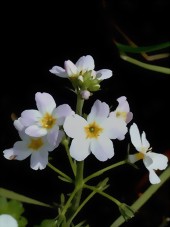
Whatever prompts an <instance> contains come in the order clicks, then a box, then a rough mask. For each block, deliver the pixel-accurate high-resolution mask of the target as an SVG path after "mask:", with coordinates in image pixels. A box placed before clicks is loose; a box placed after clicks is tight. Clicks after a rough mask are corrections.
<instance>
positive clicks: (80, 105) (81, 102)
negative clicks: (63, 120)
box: [76, 94, 84, 116]
mask: <svg viewBox="0 0 170 227" xmlns="http://www.w3.org/2000/svg"><path fill="white" fill-rule="evenodd" d="M83 105H84V99H82V98H81V97H80V95H79V94H77V104H76V114H78V115H80V116H82V110H83Z"/></svg>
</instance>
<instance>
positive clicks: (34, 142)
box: [28, 138, 43, 151]
mask: <svg viewBox="0 0 170 227" xmlns="http://www.w3.org/2000/svg"><path fill="white" fill-rule="evenodd" d="M42 146H43V141H42V139H41V138H37V139H33V138H32V139H31V142H30V144H29V146H28V148H30V149H32V150H35V151H36V150H38V149H39V148H40V147H42Z"/></svg>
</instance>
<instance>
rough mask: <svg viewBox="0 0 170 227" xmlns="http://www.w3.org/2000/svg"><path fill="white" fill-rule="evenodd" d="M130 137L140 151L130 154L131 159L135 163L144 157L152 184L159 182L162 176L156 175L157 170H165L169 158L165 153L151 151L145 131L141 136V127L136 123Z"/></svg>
mask: <svg viewBox="0 0 170 227" xmlns="http://www.w3.org/2000/svg"><path fill="white" fill-rule="evenodd" d="M130 137H131V141H132V144H133V145H134V147H135V148H136V150H137V151H139V153H137V154H133V155H129V161H130V162H131V163H134V162H136V161H138V160H140V159H143V163H144V165H145V167H146V168H147V169H148V171H149V180H150V182H151V184H158V183H159V182H160V178H159V177H158V176H157V175H156V173H155V170H158V169H159V170H164V169H165V168H166V167H167V165H168V158H167V157H166V156H165V155H163V154H157V153H154V152H152V151H151V148H150V144H149V142H148V140H147V139H146V134H145V132H142V136H141V137H140V133H139V129H138V127H137V125H136V124H135V123H133V125H132V126H131V127H130Z"/></svg>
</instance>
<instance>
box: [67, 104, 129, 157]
mask: <svg viewBox="0 0 170 227" xmlns="http://www.w3.org/2000/svg"><path fill="white" fill-rule="evenodd" d="M63 127H64V130H65V132H66V134H67V135H68V136H69V137H71V138H73V140H72V142H71V146H70V155H71V156H72V157H73V158H74V159H76V160H77V161H82V160H84V159H85V158H86V157H87V156H88V155H89V154H90V153H92V154H94V156H95V157H96V158H97V159H98V160H100V161H106V160H107V159H110V158H112V157H113V156H114V147H113V143H112V141H111V139H116V138H117V137H119V136H120V134H123V135H125V134H126V132H127V127H126V123H125V122H124V121H123V120H121V119H118V118H113V117H109V106H108V105H107V104H106V103H105V102H101V101H100V100H96V101H95V103H94V104H93V106H92V109H91V112H90V114H89V115H88V116H87V120H85V119H84V118H83V117H81V116H79V115H77V114H74V115H70V116H68V117H67V118H66V120H65V122H64V125H63ZM122 137H123V136H122Z"/></svg>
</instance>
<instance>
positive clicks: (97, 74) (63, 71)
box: [49, 55, 112, 80]
mask: <svg viewBox="0 0 170 227" xmlns="http://www.w3.org/2000/svg"><path fill="white" fill-rule="evenodd" d="M94 67H95V65H94V59H93V57H92V56H90V55H86V56H82V57H81V58H79V60H78V61H77V62H76V64H74V63H73V62H72V61H70V60H67V61H65V62H64V68H62V67H60V66H54V67H52V69H50V70H49V71H50V72H51V73H53V74H55V75H56V76H59V77H63V78H71V77H72V78H74V77H80V78H81V80H82V76H83V74H84V73H86V72H88V71H91V72H92V73H91V75H92V77H93V78H97V79H99V80H104V79H108V78H110V77H111V76H112V71H111V70H109V69H101V70H99V71H95V70H94Z"/></svg>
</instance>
